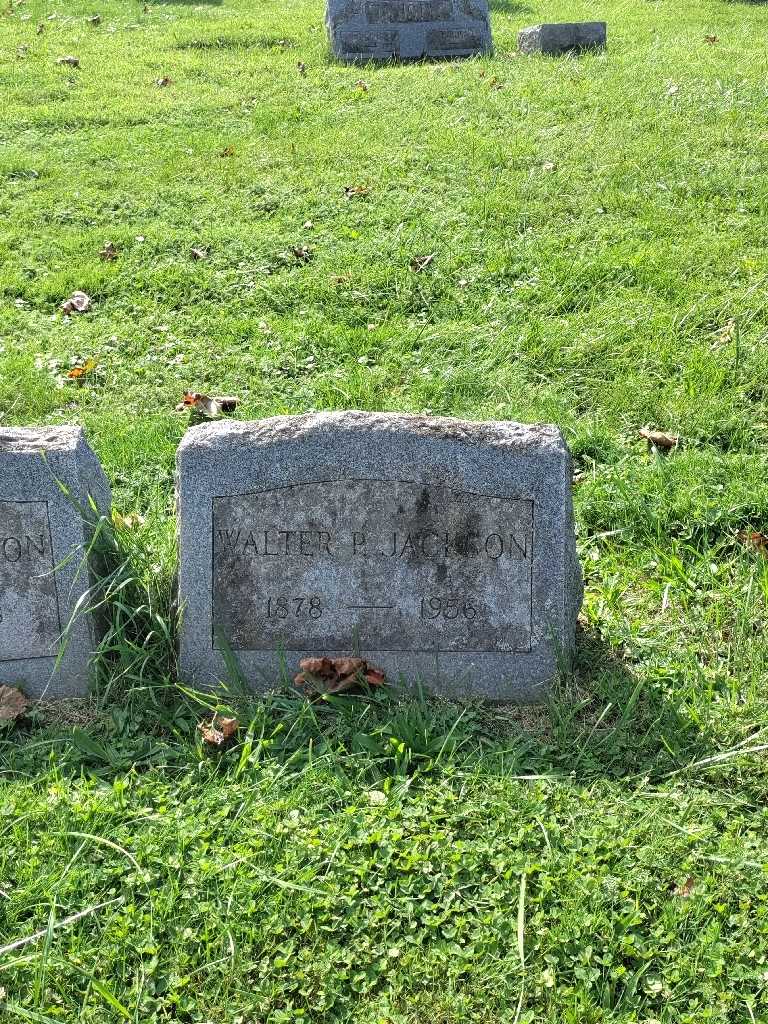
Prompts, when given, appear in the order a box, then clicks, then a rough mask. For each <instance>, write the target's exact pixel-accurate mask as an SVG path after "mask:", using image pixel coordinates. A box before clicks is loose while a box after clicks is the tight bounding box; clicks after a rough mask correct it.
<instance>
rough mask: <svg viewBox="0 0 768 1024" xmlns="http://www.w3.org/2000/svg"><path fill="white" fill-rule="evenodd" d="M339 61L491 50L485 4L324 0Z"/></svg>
mask: <svg viewBox="0 0 768 1024" xmlns="http://www.w3.org/2000/svg"><path fill="white" fill-rule="evenodd" d="M326 24H327V26H328V34H329V37H330V41H331V49H332V50H333V53H334V54H335V56H336V57H338V58H339V59H340V60H343V61H348V62H353V63H360V62H365V61H369V60H390V59H392V58H394V59H396V60H420V59H422V58H424V57H469V56H472V55H473V54H479V53H488V52H490V50H491V23H490V17H489V14H488V0H328V7H327V12H326Z"/></svg>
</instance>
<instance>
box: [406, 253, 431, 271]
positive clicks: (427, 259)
mask: <svg viewBox="0 0 768 1024" xmlns="http://www.w3.org/2000/svg"><path fill="white" fill-rule="evenodd" d="M435 256H437V253H436V252H432V253H430V254H429V255H428V256H414V257H413V259H412V260H411V262H410V268H411V270H412V271H413V272H414V274H420V273H421V272H422V270H426V269H427V267H428V266H429V265H430V263H431V262H432V261H433V260H434V258H435Z"/></svg>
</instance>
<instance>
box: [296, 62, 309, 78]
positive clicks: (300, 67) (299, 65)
mask: <svg viewBox="0 0 768 1024" xmlns="http://www.w3.org/2000/svg"><path fill="white" fill-rule="evenodd" d="M296 70H297V71H298V72H299V74H300V75H301V77H302V78H306V77H307V65H306V64H305V63H304V61H303V60H299V61H296Z"/></svg>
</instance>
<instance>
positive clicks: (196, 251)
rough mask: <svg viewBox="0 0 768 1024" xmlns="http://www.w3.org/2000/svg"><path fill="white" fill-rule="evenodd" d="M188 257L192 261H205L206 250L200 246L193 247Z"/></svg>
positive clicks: (206, 257)
mask: <svg viewBox="0 0 768 1024" xmlns="http://www.w3.org/2000/svg"><path fill="white" fill-rule="evenodd" d="M189 255H190V256H191V257H192V259H193V260H207V259H208V250H207V249H205V248H203V246H202V245H195V246H193V247H192V248H191V249H190V250H189Z"/></svg>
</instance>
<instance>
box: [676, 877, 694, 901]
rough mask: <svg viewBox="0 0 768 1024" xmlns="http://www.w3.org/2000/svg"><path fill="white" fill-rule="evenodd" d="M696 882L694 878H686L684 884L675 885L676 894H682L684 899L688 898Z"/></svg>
mask: <svg viewBox="0 0 768 1024" xmlns="http://www.w3.org/2000/svg"><path fill="white" fill-rule="evenodd" d="M695 885H696V882H695V881H694V880H693V878H690V877H689V878H686V880H685V881H684V882H683V884H682V885H676V886H675V896H682V897H683V899H688V897H689V896H690V895H691V893H692V892H693V890H694V887H695Z"/></svg>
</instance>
